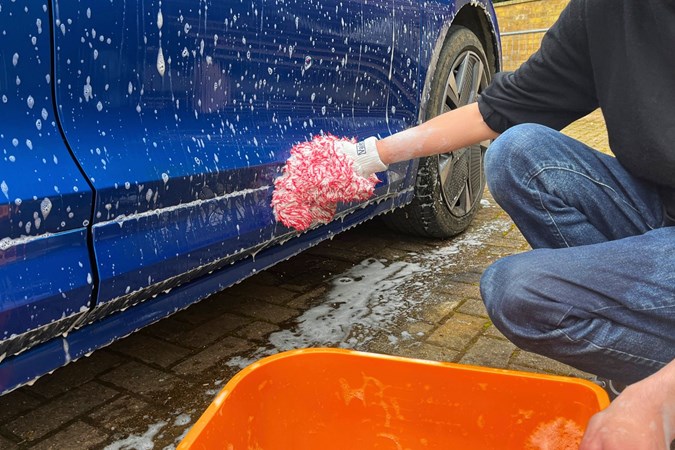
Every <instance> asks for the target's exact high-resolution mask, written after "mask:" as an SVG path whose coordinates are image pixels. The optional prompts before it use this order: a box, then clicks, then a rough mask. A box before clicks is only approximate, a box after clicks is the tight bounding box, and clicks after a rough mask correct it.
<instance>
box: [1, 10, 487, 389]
mask: <svg viewBox="0 0 675 450" xmlns="http://www.w3.org/2000/svg"><path fill="white" fill-rule="evenodd" d="M40 8H41V9H40ZM40 8H37V7H35V6H30V7H25V6H23V5H21V6H19V5H16V4H15V3H11V4H10V5H9V6H5V5H4V4H3V6H2V8H1V9H0V17H3V16H4V18H5V19H7V21H3V23H7V24H10V23H11V26H9V25H7V28H8V30H10V32H8V33H6V34H5V36H11V40H5V41H0V43H1V44H2V45H0V50H2V51H3V52H5V49H7V48H10V49H11V48H13V47H12V46H13V45H14V44H13V43H12V42H13V41H14V40H23V41H25V42H29V43H31V44H32V45H33V46H34V47H35V48H33V46H31V47H30V49H28V48H26V49H23V48H22V49H21V50H20V57H19V62H20V63H19V64H18V65H14V66H9V65H8V64H12V61H13V58H12V57H11V56H8V55H7V53H2V54H1V55H2V58H0V61H1V62H2V63H4V65H5V74H4V77H5V78H4V79H3V78H2V76H0V80H2V81H3V82H4V85H3V84H0V88H2V89H1V91H2V92H0V94H4V93H5V92H6V91H7V92H8V93H7V94H4V95H7V96H8V101H7V103H8V105H9V106H11V108H3V109H2V110H0V117H3V118H6V119H7V121H6V122H5V123H2V122H0V142H2V144H3V145H4V149H5V155H8V154H9V153H10V151H11V150H12V147H17V146H16V145H14V144H13V139H14V137H13V136H14V135H16V136H17V139H18V140H19V141H20V142H23V139H24V135H25V136H28V137H29V139H31V140H32V143H33V147H34V148H35V147H37V145H35V143H36V142H39V143H40V144H41V146H40V148H42V144H43V142H44V147H45V148H49V152H50V153H49V155H51V154H52V153H53V152H56V151H57V150H58V152H59V153H58V154H56V153H54V155H55V158H56V160H58V161H59V166H58V167H57V166H55V164H56V160H54V158H52V159H50V157H48V156H45V155H42V154H39V156H38V157H36V158H34V159H32V160H30V162H29V164H28V166H27V167H26V169H25V170H26V171H27V172H26V173H35V174H36V179H39V180H40V182H41V183H42V182H43V181H44V180H47V181H46V183H47V184H45V186H46V188H43V187H41V185H40V183H32V181H31V182H28V183H26V182H23V183H20V177H21V175H19V174H16V175H14V174H13V178H9V177H8V176H6V175H4V169H7V170H8V171H10V170H12V168H14V167H18V166H16V165H11V164H9V162H8V157H7V156H6V157H5V160H4V161H0V169H3V175H2V176H0V179H1V178H3V177H4V178H6V179H7V180H8V181H11V183H10V182H7V181H6V182H5V184H6V185H7V186H8V187H7V189H5V187H4V184H3V185H2V186H3V190H2V192H3V193H4V194H5V195H4V197H5V199H4V200H6V201H5V203H0V230H2V233H3V234H0V239H2V240H0V255H4V256H6V258H5V260H2V259H0V269H1V272H0V283H3V286H10V287H11V288H12V289H14V291H11V289H10V290H9V291H11V292H13V293H12V294H11V295H14V297H12V299H13V300H11V301H10V302H8V301H5V298H7V299H9V298H10V297H8V296H7V294H6V293H3V295H4V296H5V297H3V300H2V302H0V307H6V305H8V304H12V305H20V308H32V310H34V311H37V310H40V311H43V310H44V311H48V313H42V312H41V313H40V314H42V315H43V316H44V317H47V318H46V319H45V320H42V319H40V320H37V321H34V322H31V321H29V320H28V319H27V317H30V318H31V320H32V316H30V315H29V314H28V313H27V312H25V313H22V314H23V316H12V327H14V321H15V319H16V318H17V317H19V319H20V320H18V322H19V323H20V322H22V321H23V323H25V325H26V326H25V327H24V328H21V327H18V328H16V327H15V328H11V330H13V331H8V332H7V333H8V334H11V336H10V338H11V339H6V341H7V342H6V344H7V345H6V346H5V347H4V348H5V351H4V354H3V347H2V342H3V341H2V335H1V334H0V393H3V392H8V391H10V390H12V389H14V388H16V387H17V386H19V385H21V384H24V383H26V382H29V381H31V380H33V379H35V378H37V377H39V376H40V375H42V374H44V373H47V372H49V371H51V370H53V369H54V368H56V367H58V366H60V365H63V364H66V363H68V362H70V361H71V360H74V359H77V358H79V357H81V356H84V355H87V354H89V353H90V352H91V351H93V350H95V349H96V348H99V347H102V346H104V345H107V344H109V343H111V342H113V341H114V340H116V339H119V338H121V337H123V336H126V335H128V334H130V333H132V332H133V331H135V330H136V329H138V328H141V327H143V326H145V325H147V324H149V323H152V322H154V321H157V320H159V319H161V318H162V317H165V316H167V315H170V314H172V313H174V312H176V311H177V310H180V309H182V308H185V307H186V306H188V305H190V304H192V303H194V302H196V301H199V300H200V299H202V298H204V297H206V296H207V295H210V294H212V293H215V292H217V291H219V290H221V289H223V288H225V287H227V286H229V285H231V284H234V283H236V282H238V281H241V280H242V279H244V278H246V277H247V276H249V275H251V274H252V273H254V272H256V271H259V270H262V269H264V268H266V267H269V266H270V265H273V264H274V263H276V262H279V261H281V260H284V259H286V258H288V257H290V256H292V255H294V254H296V253H298V252H300V251H302V250H303V249H306V248H308V247H309V246H312V245H315V244H317V243H318V242H320V241H321V240H324V239H326V238H329V237H330V236H332V235H334V234H336V233H338V232H340V231H342V230H344V229H347V228H349V227H351V226H354V225H356V224H358V223H360V222H363V221H364V220H368V219H369V218H371V217H373V216H374V215H376V214H380V213H383V212H387V211H390V210H392V209H393V208H396V207H399V206H402V205H405V204H407V203H409V202H410V201H411V200H412V198H413V195H414V185H415V178H416V173H417V161H410V162H403V163H398V164H393V165H391V166H390V168H389V170H387V171H386V172H383V173H380V174H378V176H379V178H380V180H381V182H380V183H379V184H378V185H377V187H376V191H375V196H374V198H373V199H372V200H371V201H370V202H367V203H363V204H357V203H349V204H344V205H340V207H339V209H338V213H337V216H336V220H335V221H333V222H331V223H330V224H327V225H324V226H320V227H315V228H313V229H311V230H309V231H307V232H304V233H297V232H295V231H293V230H290V229H288V228H286V227H283V226H282V225H280V224H278V223H277V222H276V221H275V220H274V216H273V214H272V211H271V207H270V199H271V194H272V186H273V181H274V179H275V178H276V177H277V176H278V175H279V174H280V173H281V168H282V166H283V164H284V163H285V160H286V158H287V157H288V156H289V152H290V147H291V146H292V145H293V144H294V143H296V142H300V141H304V140H308V139H310V138H311V137H312V136H313V135H316V134H320V133H327V132H330V133H332V134H335V135H339V136H348V137H356V138H365V137H368V136H371V135H376V136H381V137H383V136H387V135H389V134H391V133H394V132H397V131H400V130H402V129H404V128H406V127H408V126H411V125H414V124H415V123H417V122H418V120H420V118H421V117H423V108H422V107H421V105H422V106H423V105H424V103H425V101H424V97H423V96H424V91H423V89H424V88H425V85H426V84H427V83H428V81H429V78H430V76H431V72H432V70H433V67H434V65H435V58H437V56H438V55H437V49H438V48H439V42H442V40H443V38H444V36H445V33H446V32H447V29H448V27H449V25H450V23H451V21H452V19H453V18H454V17H455V15H456V14H458V11H460V10H461V9H463V8H475V9H477V10H479V12H480V14H482V15H484V16H485V21H486V22H487V23H489V24H492V26H494V27H496V21H495V18H494V10H493V9H492V6H491V5H490V4H489V3H484V2H483V1H471V2H470V1H464V0H459V1H457V2H452V1H447V2H446V1H442V2H436V1H431V2H429V1H417V0H392V1H391V2H379V1H375V2H372V1H365V0H347V1H341V2H340V1H337V0H330V1H323V2H320V1H309V2H302V1H299V0H297V1H294V0H276V1H274V2H272V1H268V0H255V1H253V2H249V3H245V2H210V1H200V2H194V1H191V0H162V1H161V2H159V1H146V2H122V1H115V0H113V1H111V2H96V3H91V2H83V1H72V2H71V1H68V2H65V1H57V0H53V1H52V3H48V4H47V5H45V7H42V5H40ZM160 11H161V13H160ZM22 15H23V16H22ZM19 16H21V20H20V21H18V20H16V19H17V18H18V17H19ZM38 18H39V19H40V22H39V23H41V24H42V28H43V31H42V32H41V33H42V34H40V33H38V34H36V32H35V29H36V20H37V19H38ZM10 19H12V20H15V22H12V21H11V20H10ZM45 24H49V27H48V26H47V25H45ZM50 28H51V31H52V33H51V40H52V42H51V43H50V42H49V41H48V39H47V38H44V39H42V38H41V36H42V37H45V34H46V33H48V31H47V30H49V29H50ZM492 37H493V38H494V42H493V45H495V47H496V49H497V50H496V51H497V52H498V38H497V34H496V31H495V32H494V35H493V36H492ZM0 38H4V36H0ZM33 38H35V39H33ZM33 41H36V43H37V44H38V45H35V43H34V42H33ZM49 44H51V47H52V48H51V52H52V53H50V48H49ZM38 47H39V48H38ZM29 50H30V51H29ZM30 52H34V53H35V54H36V55H37V56H35V57H33V56H31V57H26V58H24V54H26V55H29V54H30ZM52 55H53V68H52V60H51V58H52ZM30 58H33V59H30ZM27 61H30V62H32V67H33V71H32V73H25V74H24V75H21V77H22V79H21V87H20V88H19V87H17V88H16V92H14V87H13V86H11V87H12V89H9V88H8V87H7V86H10V85H11V83H9V82H8V81H7V80H9V81H13V80H14V78H13V76H14V72H13V71H15V69H16V67H19V69H25V68H26V66H24V65H23V63H24V62H27ZM35 67H37V68H38V69H40V70H34V69H35ZM50 69H51V71H50ZM7 74H9V76H8V75H7ZM41 79H42V81H41ZM27 80H30V83H31V84H28V82H27ZM16 86H19V84H18V83H16ZM26 86H32V87H31V91H33V92H39V96H38V95H36V94H33V97H34V106H35V107H37V105H38V101H37V98H39V99H40V101H41V102H42V101H43V99H44V103H45V105H44V107H45V108H46V109H47V117H48V118H49V119H52V121H53V123H51V121H50V126H51V128H49V130H48V133H47V132H45V125H44V123H43V124H42V132H40V129H39V128H36V123H35V114H34V113H35V111H34V110H31V108H26V107H24V106H23V104H26V102H27V101H28V100H27V92H26V91H25V90H24V88H25V87H26ZM3 98H4V97H3ZM48 103H49V104H51V103H54V104H55V105H56V112H57V113H56V114H55V113H54V109H50V108H48V107H47V106H48ZM41 107H42V106H41ZM17 111H18V112H20V114H16V112H17ZM24 114H25V117H24ZM40 115H41V116H42V115H43V113H42V112H41V113H40ZM7 124H11V125H12V126H11V127H9V126H7ZM31 127H32V128H31ZM13 128H15V129H16V130H26V131H25V133H23V134H21V133H18V132H16V133H13V132H12V133H9V131H10V130H13ZM8 136H10V137H11V138H10V137H8ZM8 142H9V144H8ZM10 145H11V146H12V147H10ZM14 159H15V161H12V162H11V163H12V164H15V162H16V161H18V158H14ZM50 161H52V162H51V163H50ZM43 169H44V170H43ZM54 169H57V170H54ZM31 171H32V172H31ZM83 175H84V176H83ZM52 178H56V179H58V180H61V181H60V182H59V183H56V182H55V181H53V180H52ZM31 180H32V177H31ZM43 184H44V183H43ZM15 186H20V189H24V190H25V192H22V193H21V194H20V197H21V198H22V202H19V203H20V204H21V205H23V209H22V208H16V206H18V205H16V204H14V205H13V204H12V198H13V197H12V196H14V195H16V192H19V190H18V189H16V190H15ZM52 186H58V193H57V194H58V195H60V196H61V197H58V195H57V196H54V195H52V194H51V193H49V194H47V193H43V191H45V189H46V190H48V189H49V188H52ZM89 186H91V187H92V188H93V191H94V192H95V194H92V189H90V188H89ZM8 194H9V195H8ZM2 197H3V196H0V200H3V198H2ZM17 198H18V197H17ZM44 198H48V199H49V200H50V202H51V204H52V206H51V212H48V213H47V215H46V216H41V215H40V214H41V213H38V216H37V218H38V219H41V221H42V228H40V232H37V231H36V227H35V223H36V222H35V219H36V217H35V215H34V213H35V211H39V210H37V209H36V205H38V204H39V205H41V204H42V203H43V199H44ZM59 199H60V200H59ZM31 202H32V203H31ZM28 204H31V208H30V209H28V208H26V205H28ZM3 206H4V210H3ZM3 211H7V212H6V213H5V215H4V216H3ZM8 215H9V216H8ZM26 215H28V217H27V218H26ZM8 217H9V219H8ZM65 218H68V219H69V220H65ZM27 219H31V220H32V221H33V222H32V223H33V225H32V229H31V230H26V229H25V224H26V223H28V222H27ZM57 220H58V222H57ZM19 223H20V225H21V226H19ZM54 224H56V226H55V227H52V226H53V225H54ZM47 225H49V227H47ZM3 227H8V228H7V229H6V230H5V228H3ZM21 227H23V229H21ZM50 227H51V228H50ZM10 228H11V229H10ZM28 231H30V232H28ZM45 231H46V232H45ZM5 237H6V238H5ZM3 245H4V247H3ZM5 247H6V248H8V249H11V252H14V253H11V252H10V253H2V252H3V248H5ZM28 252H30V253H31V254H32V255H33V256H31V257H30V258H32V259H30V261H29V260H28V259H26V258H28V257H27V256H26V255H27V254H28ZM13 264H14V265H13ZM31 276H34V277H35V278H36V279H39V280H40V284H39V285H40V286H47V288H45V292H43V294H44V299H42V297H40V294H38V290H41V288H39V287H35V286H28V285H26V283H25V280H26V278H27V277H31ZM20 277H23V278H20ZM45 283H47V284H45ZM47 291H48V292H47ZM54 292H56V293H58V294H59V295H61V296H62V300H59V301H58V302H57V301H56V297H55V295H54ZM64 292H65V297H63V295H64ZM19 297H21V299H20V298H19ZM45 305H50V307H47V306H45ZM26 311H28V310H27V309H26ZM59 311H60V312H61V314H60V316H59V317H56V315H57V314H58V313H59ZM0 314H2V311H0ZM40 314H37V316H40ZM45 314H47V315H46V316H45ZM2 317H3V316H1V315H0V332H2V331H4V330H5V329H7V330H10V328H7V327H6V323H5V324H3V323H2V319H1V318H2ZM5 317H10V316H9V315H6V316H5ZM21 317H23V318H21ZM21 330H24V331H23V332H22V331H21ZM45 340H49V341H48V342H44V341H45ZM3 358H4V360H3Z"/></svg>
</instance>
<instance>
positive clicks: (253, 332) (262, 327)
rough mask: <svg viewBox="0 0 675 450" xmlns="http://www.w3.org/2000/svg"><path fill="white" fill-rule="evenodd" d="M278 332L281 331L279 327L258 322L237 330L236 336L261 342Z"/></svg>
mask: <svg viewBox="0 0 675 450" xmlns="http://www.w3.org/2000/svg"><path fill="white" fill-rule="evenodd" d="M277 330H279V326H278V325H274V324H271V323H267V322H261V321H259V320H257V321H255V322H252V323H250V324H248V325H246V326H245V327H243V328H241V329H239V330H237V332H236V335H237V336H239V337H242V338H244V339H249V340H252V341H260V340H262V339H263V338H265V337H267V336H268V335H269V334H270V333H272V332H274V331H277Z"/></svg>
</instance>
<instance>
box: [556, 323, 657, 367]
mask: <svg viewBox="0 0 675 450" xmlns="http://www.w3.org/2000/svg"><path fill="white" fill-rule="evenodd" d="M556 331H558V332H559V333H560V334H562V335H563V336H565V338H567V339H568V340H569V341H570V342H586V343H587V344H588V345H592V346H593V347H595V348H597V349H598V350H601V351H603V352H605V353H608V354H612V353H614V354H619V355H624V356H628V357H630V358H633V359H635V360H641V361H644V362H645V363H648V364H649V365H658V366H659V367H663V366H664V365H665V363H664V362H662V361H656V360H654V359H650V358H645V357H644V356H639V355H633V354H632V353H628V352H624V351H621V350H617V349H614V348H609V347H602V346H600V345H598V344H596V343H595V342H593V341H590V340H588V339H583V338H582V339H573V338H572V337H570V336H569V335H568V334H567V333H565V332H564V331H563V330H560V329H559V330H556Z"/></svg>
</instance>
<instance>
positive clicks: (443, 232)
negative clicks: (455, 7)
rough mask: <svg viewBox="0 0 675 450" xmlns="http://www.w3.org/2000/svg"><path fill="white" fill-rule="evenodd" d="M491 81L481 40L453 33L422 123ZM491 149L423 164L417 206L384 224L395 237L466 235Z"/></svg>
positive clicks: (479, 147) (476, 148) (461, 30)
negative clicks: (395, 233)
mask: <svg viewBox="0 0 675 450" xmlns="http://www.w3.org/2000/svg"><path fill="white" fill-rule="evenodd" d="M491 77H492V69H491V68H490V66H489V65H488V62H487V58H486V56H485V51H484V50H483V47H482V45H481V42H480V41H479V40H478V37H476V35H475V34H474V33H473V32H471V31H470V30H469V29H468V28H465V27H462V26H453V27H451V29H450V31H449V32H448V36H447V38H446V40H445V43H444V45H443V47H442V48H441V53H440V56H439V60H438V65H437V66H436V70H435V72H434V76H433V79H432V82H431V86H430V89H429V94H430V95H429V101H428V104H427V109H426V111H427V113H426V116H425V117H424V120H428V119H430V118H432V117H435V116H437V115H439V114H442V113H444V112H446V111H449V110H451V109H455V108H458V107H460V106H463V105H466V104H469V103H472V102H474V101H476V99H477V97H478V94H479V93H480V92H482V90H483V89H485V87H486V86H487V85H488V83H489V81H490V79H491ZM488 144H489V141H486V142H482V143H480V144H476V145H472V146H470V147H466V148H463V149H460V150H457V151H454V152H450V153H444V154H441V155H437V156H430V157H425V158H421V159H420V161H419V167H418V170H417V178H416V183H415V196H414V199H413V201H412V202H411V203H410V204H408V205H406V206H405V207H403V208H400V209H397V210H395V211H393V212H392V213H391V214H387V215H385V216H384V220H385V222H386V223H387V224H388V225H389V226H390V227H391V228H393V229H395V230H396V231H400V232H404V233H409V234H416V235H420V236H425V237H433V238H448V237H452V236H455V235H457V234H459V233H461V232H462V231H464V230H465V229H466V228H467V227H468V226H469V223H470V222H471V220H472V219H473V216H474V215H475V214H476V210H477V208H478V205H479V204H480V199H481V197H482V195H483V189H484V187H485V174H484V171H483V157H484V155H485V151H486V149H487V146H488Z"/></svg>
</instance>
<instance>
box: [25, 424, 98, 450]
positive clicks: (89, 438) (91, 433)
mask: <svg viewBox="0 0 675 450" xmlns="http://www.w3.org/2000/svg"><path fill="white" fill-rule="evenodd" d="M107 439H108V435H107V434H106V433H104V432H103V431H101V430H99V429H98V428H94V427H92V426H91V425H88V424H86V423H84V422H80V421H77V422H75V423H73V424H72V425H69V426H68V427H66V428H64V429H63V430H61V431H59V432H58V433H56V434H55V435H54V436H51V437H49V438H47V439H45V440H44V441H41V442H40V443H38V444H37V445H35V446H33V447H31V450H53V449H59V450H66V449H78V450H86V449H95V448H100V446H101V444H102V443H104V442H105V441H106V440H107Z"/></svg>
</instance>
